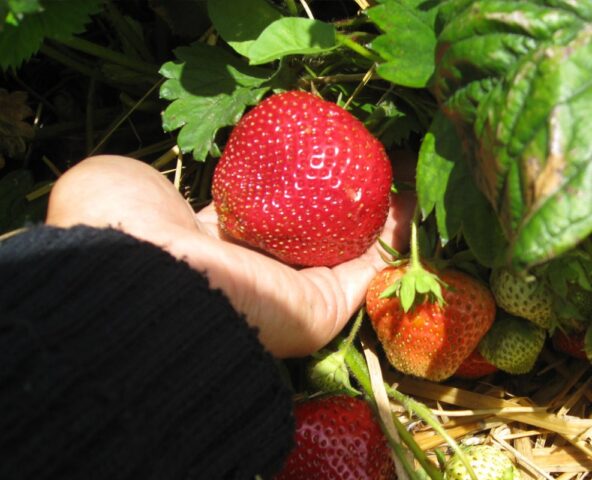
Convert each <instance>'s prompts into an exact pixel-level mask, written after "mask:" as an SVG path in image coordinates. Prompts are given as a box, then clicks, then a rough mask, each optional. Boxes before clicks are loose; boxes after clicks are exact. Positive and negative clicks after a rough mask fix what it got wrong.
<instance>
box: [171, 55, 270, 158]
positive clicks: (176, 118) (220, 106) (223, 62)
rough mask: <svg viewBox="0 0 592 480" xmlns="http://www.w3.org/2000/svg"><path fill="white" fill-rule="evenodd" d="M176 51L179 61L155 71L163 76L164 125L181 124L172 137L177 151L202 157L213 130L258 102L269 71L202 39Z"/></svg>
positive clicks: (173, 125) (206, 150) (173, 128)
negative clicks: (165, 105)
mask: <svg viewBox="0 0 592 480" xmlns="http://www.w3.org/2000/svg"><path fill="white" fill-rule="evenodd" d="M175 55H176V57H177V59H178V60H177V61H174V62H167V63H165V64H164V65H163V66H162V68H161V70H160V73H161V74H162V75H163V76H164V77H166V78H167V79H168V80H167V81H165V82H164V83H163V85H162V87H161V89H160V96H161V97H162V98H164V99H166V100H170V101H171V102H172V103H171V104H170V105H169V106H168V107H167V108H166V110H165V111H164V113H163V117H162V122H163V128H164V129H165V130H166V131H172V130H176V129H177V128H181V131H180V133H179V136H178V139H177V141H178V144H179V147H180V148H181V150H182V151H183V152H193V156H194V158H196V159H197V160H205V158H206V156H207V154H208V151H209V150H210V148H211V147H212V144H213V141H214V137H215V135H216V132H217V131H218V130H219V129H220V128H222V127H226V126H230V125H234V124H235V123H236V122H237V121H238V120H239V119H240V117H241V115H242V114H243V112H244V110H245V108H246V107H247V106H249V105H255V104H256V103H258V102H259V100H260V99H261V97H262V96H263V95H264V94H265V92H266V91H267V90H268V89H269V87H266V86H262V85H263V83H265V82H266V81H267V80H269V78H270V77H271V76H272V75H273V72H272V71H269V70H265V69H262V68H258V67H251V66H249V65H247V64H246V63H244V62H243V61H242V60H241V59H239V58H237V57H235V56H234V55H232V54H231V53H229V52H227V51H226V50H223V49H221V48H218V47H212V46H208V45H204V44H201V43H197V44H194V45H192V46H190V47H180V48H178V49H176V50H175Z"/></svg>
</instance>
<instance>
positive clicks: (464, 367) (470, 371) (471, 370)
mask: <svg viewBox="0 0 592 480" xmlns="http://www.w3.org/2000/svg"><path fill="white" fill-rule="evenodd" d="M497 371H498V368H497V367H496V366H495V365H492V364H491V363H489V362H488V361H487V360H485V358H483V355H481V354H480V353H479V350H473V351H472V352H471V354H470V355H469V356H468V357H467V358H465V359H464V361H463V363H461V364H460V367H458V368H457V369H456V372H454V375H455V376H456V377H460V378H465V379H468V380H473V379H476V378H481V377H484V376H485V375H489V374H490V373H495V372H497Z"/></svg>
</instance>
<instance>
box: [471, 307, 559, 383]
mask: <svg viewBox="0 0 592 480" xmlns="http://www.w3.org/2000/svg"><path fill="white" fill-rule="evenodd" d="M546 335H547V333H546V330H545V329H544V328H541V327H539V326H537V325H535V324H534V323H532V322H529V321H528V320H525V319H523V318H520V317H516V316H514V315H510V314H508V313H506V312H498V315H497V317H496V319H495V322H494V323H493V326H492V327H491V328H490V329H489V331H488V332H487V333H486V334H485V336H484V337H483V338H482V339H481V342H480V343H479V352H480V353H481V355H483V357H485V359H486V360H487V361H488V362H489V363H491V364H493V365H495V366H496V367H497V368H499V369H500V370H503V371H504V372H507V373H511V374H514V375H519V374H523V373H528V372H530V371H531V370H532V368H533V367H534V364H535V362H536V360H537V358H538V356H539V354H540V353H541V350H542V349H543V345H544V344H545V338H546Z"/></svg>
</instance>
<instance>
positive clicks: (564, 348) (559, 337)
mask: <svg viewBox="0 0 592 480" xmlns="http://www.w3.org/2000/svg"><path fill="white" fill-rule="evenodd" d="M584 335H585V332H577V333H571V334H569V335H568V334H566V333H564V332H562V331H561V330H556V331H555V333H554V334H553V336H552V337H551V343H552V344H553V348H555V350H557V351H559V352H563V353H566V354H567V355H569V356H571V357H574V358H579V359H581V360H588V357H587V356H586V351H585V350H584Z"/></svg>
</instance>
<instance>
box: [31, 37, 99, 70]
mask: <svg viewBox="0 0 592 480" xmlns="http://www.w3.org/2000/svg"><path fill="white" fill-rule="evenodd" d="M39 51H40V52H41V53H43V54H44V55H46V56H48V57H49V58H51V59H52V60H55V61H56V62H58V63H61V64H62V65H64V66H66V67H68V68H71V69H72V70H74V71H76V72H78V73H81V74H82V75H86V76H87V77H94V76H96V75H97V72H96V70H95V69H93V68H92V67H89V66H88V65H85V64H83V63H80V62H77V61H76V60H73V59H72V58H70V57H69V56H68V55H65V54H64V53H62V52H60V51H59V50H57V49H55V48H52V47H50V46H48V45H45V44H44V45H41V48H40V49H39Z"/></svg>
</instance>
